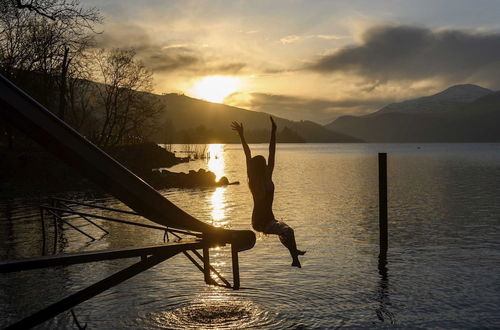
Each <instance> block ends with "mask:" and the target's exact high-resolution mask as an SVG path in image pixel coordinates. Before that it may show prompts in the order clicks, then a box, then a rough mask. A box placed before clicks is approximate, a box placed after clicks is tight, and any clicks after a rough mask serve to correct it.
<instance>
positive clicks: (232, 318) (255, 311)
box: [145, 299, 281, 329]
mask: <svg viewBox="0 0 500 330" xmlns="http://www.w3.org/2000/svg"><path fill="white" fill-rule="evenodd" d="M145 323H146V324H148V325H149V326H151V327H152V328H163V329H199V328H203V329H241V328H257V327H276V326H279V325H280V323H281V321H280V320H279V319H277V317H276V315H272V313H269V312H267V311H263V310H261V309H260V308H259V307H258V306H257V305H256V304H255V303H252V302H250V301H234V300H233V301H232V300H229V301H217V300H212V299H203V300H195V301H192V302H190V303H185V304H181V305H180V306H176V307H175V308H174V309H172V310H169V311H164V312H151V313H147V314H146V315H145Z"/></svg>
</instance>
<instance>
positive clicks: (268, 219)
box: [231, 117, 306, 268]
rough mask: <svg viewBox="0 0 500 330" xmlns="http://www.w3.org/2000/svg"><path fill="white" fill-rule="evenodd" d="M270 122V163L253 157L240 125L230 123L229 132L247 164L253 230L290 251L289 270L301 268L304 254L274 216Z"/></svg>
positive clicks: (273, 139) (273, 141) (273, 147)
mask: <svg viewBox="0 0 500 330" xmlns="http://www.w3.org/2000/svg"><path fill="white" fill-rule="evenodd" d="M269 118H270V119H271V127H272V129H271V141H270V142H269V159H268V162H267V164H266V159H265V158H264V157H263V156H260V155H258V156H254V157H252V155H251V153H250V148H249V147H248V144H247V142H246V141H245V136H244V133H243V124H242V123H238V122H235V121H233V123H232V124H231V128H232V129H233V130H235V131H236V132H238V134H239V136H240V139H241V144H242V145H243V151H245V157H246V162H247V175H248V185H249V187H250V191H251V192H252V197H253V205H254V206H253V212H252V227H253V229H254V230H256V231H260V232H262V233H264V234H274V235H278V236H279V239H280V241H281V243H282V244H283V245H284V246H285V247H286V248H287V249H288V250H289V251H290V255H291V256H292V259H293V262H292V266H295V267H299V268H301V265H300V261H299V255H304V254H305V253H306V252H305V251H301V250H298V249H297V244H296V243H295V235H294V232H293V229H292V228H290V227H289V226H288V225H287V224H286V223H284V222H283V221H277V220H276V218H275V217H274V214H273V199H274V183H273V180H272V176H273V169H274V155H275V153H276V123H275V122H274V120H273V118H272V117H269Z"/></svg>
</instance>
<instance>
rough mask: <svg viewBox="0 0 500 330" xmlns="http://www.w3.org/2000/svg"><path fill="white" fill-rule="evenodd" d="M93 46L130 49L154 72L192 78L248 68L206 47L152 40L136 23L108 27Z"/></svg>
mask: <svg viewBox="0 0 500 330" xmlns="http://www.w3.org/2000/svg"><path fill="white" fill-rule="evenodd" d="M96 46H97V47H102V48H132V49H134V50H135V51H136V53H137V56H138V58H140V59H141V60H142V61H143V62H144V64H145V65H146V66H147V67H148V68H150V69H152V70H153V71H154V72H157V73H160V74H161V73H170V72H173V71H184V72H186V73H189V74H195V75H209V74H222V75H225V74H237V73H239V72H240V71H241V70H243V69H244V68H245V67H246V66H247V65H246V63H243V62H238V61H234V60H227V59H225V58H223V57H222V56H220V55H216V54H214V53H213V52H212V51H211V50H210V49H208V48H207V47H206V45H200V46H198V45H195V44H192V43H186V42H182V40H181V41H180V40H171V41H168V42H159V41H157V40H154V39H153V38H152V37H151V35H150V34H149V33H148V32H147V30H146V29H144V28H143V27H141V26H139V25H136V24H124V23H116V24H110V25H109V26H108V28H107V29H106V31H104V33H103V34H101V35H98V36H97V40H96Z"/></svg>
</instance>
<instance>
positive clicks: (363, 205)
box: [0, 144, 500, 329]
mask: <svg viewBox="0 0 500 330" xmlns="http://www.w3.org/2000/svg"><path fill="white" fill-rule="evenodd" d="M210 150H211V154H212V156H213V157H212V158H211V159H210V161H208V162H206V161H196V162H191V163H188V164H181V165H178V166H176V167H174V168H173V170H179V171H186V170H188V169H198V168H200V167H202V168H207V169H211V170H213V171H215V172H216V173H217V174H218V175H219V176H220V175H225V176H227V177H228V178H229V180H230V181H240V182H241V183H242V184H240V185H235V186H228V187H224V188H217V189H195V190H178V189H170V190H164V191H162V194H164V195H165V196H166V197H167V198H169V199H170V200H172V201H173V202H175V203H176V204H178V205H179V206H180V207H182V208H184V209H185V210H187V211H189V212H190V213H192V214H193V215H195V216H197V217H198V218H200V219H202V220H204V221H206V222H209V223H212V224H214V225H217V226H224V227H228V228H234V229H248V228H250V215H251V209H252V202H251V197H250V192H249V189H248V186H247V184H246V174H245V173H246V172H245V171H246V170H245V168H244V166H245V163H244V155H243V152H242V150H241V147H240V146H239V145H225V146H219V145H214V146H211V149H210ZM252 150H253V154H264V155H266V156H267V146H266V145H264V144H262V145H253V146H252ZM379 151H385V152H388V154H389V161H388V167H389V173H388V174H389V218H390V219H389V239H390V243H389V244H390V248H389V254H388V264H387V269H388V277H387V278H382V277H381V275H380V274H379V272H378V259H377V257H378V244H377V243H378V226H377V225H378V218H377V217H378V209H377V203H378V199H377V191H378V190H377V152H379ZM215 155H217V158H215ZM274 182H275V184H276V195H275V214H276V216H277V217H278V218H280V219H282V220H284V221H286V222H287V223H288V224H289V225H290V226H292V227H293V228H294V229H295V233H296V236H297V241H298V244H299V248H301V249H305V250H307V251H308V252H307V254H306V256H304V257H303V258H302V265H303V268H302V269H296V268H292V267H290V263H291V260H290V257H289V255H288V252H287V251H286V249H285V248H284V247H282V246H281V244H280V243H279V241H278V239H277V237H275V236H264V235H258V238H257V244H256V246H255V248H254V249H252V250H250V251H246V252H243V253H240V271H241V283H242V287H243V289H242V290H240V291H232V290H229V289H224V288H218V287H211V286H206V285H205V284H204V282H203V275H202V274H201V273H200V272H199V271H198V270H197V269H195V267H194V266H193V265H192V264H191V263H190V262H189V261H188V260H187V259H185V258H184V257H183V256H177V257H175V258H173V259H171V260H168V261H167V262H164V263H162V264H160V265H158V266H156V267H155V268H153V269H150V270H148V271H146V272H144V273H142V274H140V275H138V276H136V277H134V278H132V279H130V280H128V281H127V282H125V283H123V284H121V285H119V286H117V287H115V288H113V289H111V290H108V291H106V292H105V293H103V294H101V295H99V296H97V297H95V298H92V299H91V300H89V301H87V302H85V303H83V304H81V305H79V306H77V307H76V308H75V309H74V310H75V313H76V315H77V316H78V319H79V321H80V322H81V323H88V328H89V329H138V328H144V329H159V328H167V329H179V328H188V329H189V328H192V329H197V328H208V329H212V328H213V329H226V328H258V327H261V328H266V329H267V328H269V329H271V328H276V329H282V328H289V329H312V328H337V327H346V328H483V327H490V328H498V327H500V313H499V310H500V243H499V242H500V144H420V145H414V144H396V145H389V144H387V145H383V144H369V145H368V144H335V145H334V144H282V145H278V151H277V160H276V168H275V174H274ZM61 196H65V197H73V198H80V199H87V200H98V202H99V203H100V204H101V205H107V206H115V207H123V206H122V205H121V204H120V203H119V202H117V201H116V200H114V199H112V198H109V197H105V196H97V195H92V194H91V193H71V194H65V195H61ZM45 197H46V196H45ZM45 197H37V196H28V197H26V198H18V199H13V200H2V201H1V204H0V220H1V221H0V235H1V237H0V254H1V258H2V259H12V258H17V257H28V256H33V255H38V254H40V249H41V235H40V224H39V221H38V218H37V214H38V209H37V205H39V204H40V203H43V202H45V201H46V199H45ZM105 226H106V227H107V228H108V229H110V231H111V235H110V236H108V237H105V238H103V239H102V240H100V241H98V242H96V243H91V244H88V243H86V240H85V238H84V237H82V236H81V235H80V234H78V233H77V232H75V231H73V230H70V229H68V228H66V229H65V230H64V231H63V233H62V236H63V237H62V239H61V243H60V246H59V247H58V248H59V249H61V250H63V251H65V252H74V251H84V250H90V249H103V248H111V247H124V246H140V245H145V244H151V243H160V242H162V234H161V233H158V232H155V231H151V230H143V229H137V228H127V227H124V226H121V225H115V224H109V223H108V224H105ZM84 228H85V229H86V230H87V231H89V232H92V233H94V234H95V235H97V234H98V232H97V231H94V229H92V228H90V227H88V226H86V227H84ZM211 259H212V261H213V264H214V266H215V267H216V268H218V269H219V270H221V272H222V273H224V274H227V277H228V278H230V277H231V276H230V274H231V270H230V264H231V260H230V253H229V251H228V248H220V249H217V250H215V249H214V250H213V251H211ZM135 261H136V260H120V261H113V262H99V263H93V264H87V265H77V266H70V267H64V268H62V267H59V268H54V269H44V270H35V271H27V272H20V273H16V274H8V275H0V327H3V326H6V325H8V324H9V323H11V322H13V321H15V320H18V319H20V318H21V317H22V316H26V315H28V314H30V313H32V312H34V311H36V310H37V309H39V308H42V307H44V306H46V304H47V303H50V302H54V301H56V300H58V299H60V298H63V297H64V296H66V295H68V294H70V293H71V292H74V291H76V290H78V289H81V288H84V287H85V286H87V285H90V284H92V283H93V282H95V281H97V280H100V279H102V278H104V277H105V276H107V275H110V274H112V273H113V272H116V271H118V270H120V269H121V268H123V267H124V266H126V265H129V264H131V263H132V262H135ZM72 322H73V320H72V318H71V316H70V314H69V313H63V314H61V315H60V316H59V317H57V318H55V319H53V320H51V321H49V322H47V323H45V324H44V325H43V326H42V327H41V328H56V327H57V328H68V327H72Z"/></svg>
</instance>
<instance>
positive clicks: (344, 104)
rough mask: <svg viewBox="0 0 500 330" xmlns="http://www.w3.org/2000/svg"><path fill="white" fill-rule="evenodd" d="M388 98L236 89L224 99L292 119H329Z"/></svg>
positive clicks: (368, 109) (365, 110)
mask: <svg viewBox="0 0 500 330" xmlns="http://www.w3.org/2000/svg"><path fill="white" fill-rule="evenodd" d="M390 101H392V100H388V99H375V98H374V99H365V100H363V99H344V100H338V101H332V100H323V99H310V98H301V97H295V96H288V95H272V94H265V93H251V94H244V93H234V94H232V95H230V96H229V97H227V98H226V99H225V103H228V104H234V105H236V106H241V107H244V108H245V107H246V108H250V109H253V110H257V111H262V112H267V113H270V114H273V115H275V116H279V117H284V118H287V119H292V120H313V121H316V122H319V123H323V124H326V123H329V122H331V121H332V120H334V119H335V118H337V117H339V116H343V115H364V114H367V113H371V112H373V111H374V110H376V109H378V108H380V107H382V106H383V105H386V104H387V103H389V102H390Z"/></svg>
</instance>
